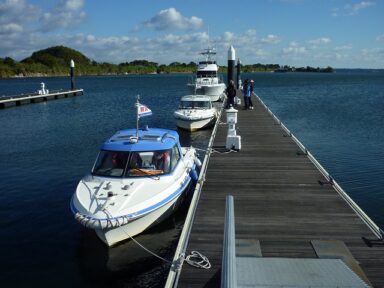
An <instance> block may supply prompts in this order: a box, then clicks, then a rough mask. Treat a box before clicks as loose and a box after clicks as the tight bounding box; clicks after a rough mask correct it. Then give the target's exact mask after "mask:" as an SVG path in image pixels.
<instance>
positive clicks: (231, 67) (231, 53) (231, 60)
mask: <svg viewBox="0 0 384 288" xmlns="http://www.w3.org/2000/svg"><path fill="white" fill-rule="evenodd" d="M235 55H236V52H235V49H234V48H233V46H232V45H231V47H229V50H228V79H227V80H228V82H227V85H228V86H229V82H230V81H231V80H233V81H235V61H236V60H235V59H236V56H235Z"/></svg>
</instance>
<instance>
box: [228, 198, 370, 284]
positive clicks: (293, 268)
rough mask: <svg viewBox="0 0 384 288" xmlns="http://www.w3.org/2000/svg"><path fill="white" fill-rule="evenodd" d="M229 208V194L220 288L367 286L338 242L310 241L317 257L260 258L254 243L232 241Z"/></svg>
mask: <svg viewBox="0 0 384 288" xmlns="http://www.w3.org/2000/svg"><path fill="white" fill-rule="evenodd" d="M233 207H234V205H233V197H232V196H230V195H229V196H227V198H226V210H225V211H226V212H225V221H224V243H223V258H222V269H221V287H222V288H235V287H239V288H247V287H257V288H282V287H297V288H305V287H308V288H309V287H311V288H318V287H328V288H331V287H334V288H336V287H337V288H347V287H348V288H358V287H359V288H360V287H371V286H370V285H368V284H367V283H369V281H368V279H367V278H366V277H365V275H364V272H363V271H362V270H361V268H360V267H359V265H358V263H357V262H356V260H355V259H354V258H353V256H352V254H351V253H350V252H349V250H348V248H347V246H345V244H344V243H343V242H341V241H321V240H313V241H312V242H311V243H312V245H313V247H314V249H315V251H316V253H317V255H318V257H320V258H315V259H313V258H278V257H262V252H261V247H260V242H259V241H258V240H252V239H237V240H236V239H235V221H234V219H235V216H234V208H233ZM343 260H344V261H343ZM347 265H348V266H347ZM357 268H358V269H357ZM352 269H353V270H355V272H357V273H358V274H359V275H361V276H364V277H362V278H363V279H364V280H366V281H367V282H364V281H363V280H362V278H360V277H359V276H358V275H357V274H355V272H354V271H353V270H352Z"/></svg>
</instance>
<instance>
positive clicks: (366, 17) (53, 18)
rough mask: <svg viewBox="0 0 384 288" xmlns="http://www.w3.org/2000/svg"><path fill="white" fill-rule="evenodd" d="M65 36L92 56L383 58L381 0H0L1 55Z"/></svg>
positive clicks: (295, 60) (362, 64) (360, 61)
mask: <svg viewBox="0 0 384 288" xmlns="http://www.w3.org/2000/svg"><path fill="white" fill-rule="evenodd" d="M57 45H63V46H67V47H70V48H73V49H76V50H78V51H80V52H81V53H83V54H84V55H86V56H87V57H89V58H91V59H92V60H95V61H97V62H109V63H115V64H118V63H122V62H131V61H133V60H142V59H143V60H148V61H153V62H157V63H159V64H170V63H172V62H183V63H189V62H191V61H194V62H197V61H198V59H199V58H198V54H199V52H201V50H203V49H205V48H207V47H208V46H211V47H214V48H216V50H217V61H218V63H219V64H221V65H226V63H227V55H228V49H229V47H230V45H233V47H234V48H235V51H236V58H240V60H241V61H242V63H244V64H256V63H262V64H279V65H290V66H295V67H301V66H313V67H326V66H331V67H334V68H374V69H377V68H384V0H364V1H362V0H236V1H228V0H109V1H106V0H0V57H2V58H4V57H12V58H13V59H15V60H17V61H20V60H22V59H24V58H26V57H28V56H30V55H31V54H32V53H33V52H35V51H37V50H40V49H45V48H48V47H52V46H57Z"/></svg>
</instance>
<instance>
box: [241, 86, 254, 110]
mask: <svg viewBox="0 0 384 288" xmlns="http://www.w3.org/2000/svg"><path fill="white" fill-rule="evenodd" d="M251 95H252V92H251V82H250V81H249V79H245V81H244V84H243V96H244V110H247V109H253V105H252V100H251Z"/></svg>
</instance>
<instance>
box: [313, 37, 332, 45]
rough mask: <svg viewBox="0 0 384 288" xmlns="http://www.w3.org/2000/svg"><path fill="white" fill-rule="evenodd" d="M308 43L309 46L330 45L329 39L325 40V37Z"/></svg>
mask: <svg viewBox="0 0 384 288" xmlns="http://www.w3.org/2000/svg"><path fill="white" fill-rule="evenodd" d="M308 43H309V44H311V45H324V44H329V43H331V39H329V38H326V37H322V38H318V39H313V40H309V41H308Z"/></svg>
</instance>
